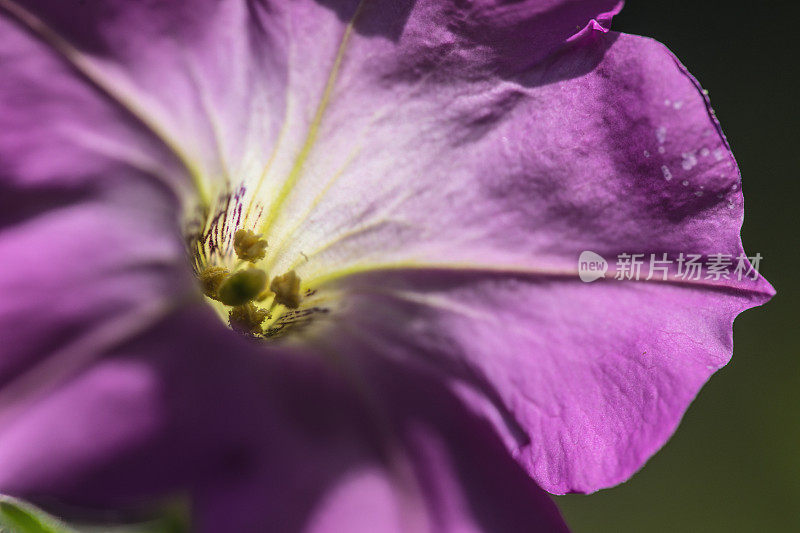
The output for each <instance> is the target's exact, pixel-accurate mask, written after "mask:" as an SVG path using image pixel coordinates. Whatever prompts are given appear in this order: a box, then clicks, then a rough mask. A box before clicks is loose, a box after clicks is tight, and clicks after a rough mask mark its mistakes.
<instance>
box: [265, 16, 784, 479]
mask: <svg viewBox="0 0 800 533" xmlns="http://www.w3.org/2000/svg"><path fill="white" fill-rule="evenodd" d="M412 16H413V13H412ZM417 23H419V21H417ZM415 27H416V26H414V22H413V20H412V21H410V22H408V23H407V24H406V26H405V32H406V34H408V33H409V32H411V31H412V29H413V28H415ZM406 34H404V35H406ZM359 39H361V40H359ZM405 42H406V41H404V40H403V38H400V39H399V41H397V42H396V43H395V42H390V43H387V42H385V41H381V40H379V39H377V38H371V37H370V36H368V35H359V36H358V37H354V38H353V40H352V43H351V45H350V46H351V48H350V50H351V51H352V53H351V55H350V56H348V57H349V61H347V60H345V62H344V63H343V65H342V67H341V73H340V78H339V79H340V80H341V83H340V84H339V85H337V88H336V90H335V91H334V94H333V96H332V98H331V103H330V105H329V107H328V111H327V113H328V114H327V115H326V117H327V118H326V121H324V122H323V124H322V126H321V128H322V129H321V133H320V135H319V138H318V140H317V149H316V151H315V152H314V153H313V154H311V155H309V157H308V159H307V160H306V161H305V169H306V171H305V174H304V175H303V178H302V179H300V180H298V182H297V184H296V187H295V188H294V190H293V191H292V196H291V198H290V199H289V200H288V201H287V203H286V206H285V209H284V211H283V212H282V213H281V215H279V216H278V218H277V219H276V224H275V230H276V232H277V233H278V234H279V235H282V239H283V240H282V241H281V240H278V244H277V245H276V246H275V247H274V248H273V252H272V253H273V254H274V255H273V257H272V259H271V261H272V264H273V265H274V268H275V270H276V271H285V270H290V269H292V268H294V269H296V270H297V273H298V274H299V275H300V277H301V278H302V279H303V280H304V282H305V283H306V284H307V285H308V286H310V287H312V288H315V289H320V292H322V291H324V290H325V289H326V288H327V289H329V290H330V291H332V293H335V294H336V295H337V296H339V297H341V298H342V299H343V301H344V303H343V304H342V307H343V308H344V309H345V311H342V312H340V313H331V317H332V318H333V319H335V320H337V322H336V325H335V327H336V328H337V331H341V325H342V324H345V323H346V324H348V325H349V326H350V327H352V328H355V329H356V330H357V332H356V333H355V334H356V335H361V336H364V337H367V338H371V339H372V340H373V342H379V343H380V345H381V346H382V350H383V351H384V352H386V353H389V354H393V355H394V356H395V357H398V358H402V359H403V360H406V361H413V360H417V361H420V362H421V364H425V365H427V366H434V367H436V368H437V369H438V371H439V372H440V373H442V374H443V375H444V376H447V377H453V376H456V377H457V378H458V379H460V380H461V381H466V382H467V383H468V385H469V388H471V389H472V391H471V392H469V393H467V392H464V391H463V390H461V392H462V394H464V395H466V396H469V398H470V402H471V403H473V404H476V403H479V404H480V409H481V410H482V411H484V412H487V411H488V416H490V417H491V418H492V419H493V420H495V422H496V424H497V426H498V427H499V428H500V429H501V431H502V432H503V434H504V435H505V439H506V442H507V443H508V445H509V447H510V448H511V450H512V451H513V452H514V453H515V454H517V455H518V456H519V458H520V460H521V461H522V463H523V464H525V465H526V467H527V468H528V469H529V470H530V472H531V473H532V475H534V476H535V478H536V479H537V480H538V481H539V482H540V483H541V484H542V486H544V487H546V488H547V489H548V490H551V491H553V492H558V493H561V492H568V491H582V492H590V491H593V490H597V489H598V488H602V487H607V486H609V485H613V484H616V483H619V482H620V481H623V480H624V479H626V478H627V477H628V476H630V475H631V474H632V473H633V472H634V471H636V469H638V468H639V467H640V466H641V464H642V463H643V462H644V461H645V460H646V459H647V458H648V457H649V456H650V455H651V454H652V453H654V452H655V451H656V450H657V449H658V448H659V447H660V446H661V445H662V444H663V443H664V442H665V440H666V439H667V438H668V437H669V435H670V434H671V433H672V431H673V430H674V429H675V427H676V425H677V423H678V421H679V419H680V417H681V416H682V414H683V412H684V411H685V409H686V407H687V405H688V404H689V402H690V401H691V400H692V398H693V397H694V395H695V394H696V392H697V390H698V389H699V387H700V386H701V385H702V383H703V382H704V381H705V380H706V379H707V378H708V377H709V376H710V375H711V374H712V373H713V372H714V371H715V370H716V369H718V368H719V367H721V366H722V365H724V364H725V362H727V360H728V359H729V357H730V354H731V330H730V326H731V322H732V320H733V318H734V317H735V316H736V314H738V313H739V312H741V311H742V310H744V309H746V308H748V307H752V306H754V305H758V304H760V303H763V302H764V301H766V300H767V299H768V298H769V297H770V295H771V294H772V293H773V291H772V288H771V287H770V286H769V285H768V284H767V283H766V282H765V281H764V280H763V279H761V278H758V279H757V280H750V279H746V278H745V279H742V280H737V279H735V278H731V279H713V277H712V278H710V279H706V275H705V273H704V275H703V279H701V280H699V281H698V282H683V281H682V280H680V279H676V276H675V272H674V269H673V271H672V273H671V279H670V280H669V281H665V282H659V281H651V282H644V281H643V282H641V283H634V282H624V283H620V282H616V281H613V280H608V281H606V282H601V283H597V284H595V285H593V286H585V285H583V284H582V283H580V281H579V280H578V275H577V260H578V256H579V254H580V253H581V252H582V251H584V250H592V251H594V252H596V253H599V254H600V255H602V256H604V257H606V258H614V257H616V256H617V255H618V254H620V253H625V252H628V253H643V254H646V255H648V256H649V254H650V253H657V254H661V253H668V254H669V256H670V258H672V260H673V261H675V259H677V257H678V254H679V253H681V252H683V253H691V254H702V255H703V256H706V257H708V256H710V255H712V254H727V255H730V256H732V257H733V258H736V257H738V256H740V255H742V254H743V251H742V246H741V240H740V237H739V228H740V225H741V222H742V195H741V186H740V180H739V173H738V169H737V167H736V164H735V161H734V159H733V156H732V155H731V153H730V151H729V149H728V146H727V143H726V141H725V139H724V136H723V135H722V133H721V130H720V128H719V125H718V123H717V122H716V119H715V118H714V116H713V112H712V111H711V109H710V107H709V105H708V101H707V99H706V97H705V95H704V94H703V93H702V92H701V90H700V88H699V86H698V84H697V82H696V81H695V80H694V78H692V77H691V76H690V75H689V74H688V73H687V72H686V71H685V69H684V68H683V66H682V65H680V63H679V62H677V60H676V59H675V58H674V56H673V55H672V54H671V53H669V51H668V50H666V49H665V48H664V47H663V46H662V45H660V44H658V43H656V42H654V41H651V40H648V39H643V38H640V37H633V36H626V35H617V34H610V33H605V32H604V31H603V30H597V29H593V30H591V31H587V32H585V33H583V34H582V35H581V36H580V37H579V38H577V39H575V40H572V41H570V43H568V44H567V45H565V46H564V47H562V48H561V49H560V50H559V51H557V52H555V53H554V54H552V55H551V56H550V57H549V58H547V59H546V60H544V61H542V62H540V63H539V64H537V65H536V66H534V67H533V68H532V69H530V70H528V71H526V72H525V73H522V74H515V75H510V74H508V73H507V72H502V71H501V72H499V73H498V72H496V71H487V70H481V68H480V65H481V63H480V62H479V61H476V60H475V57H476V56H475V53H476V52H475V49H470V48H467V49H464V48H459V47H458V46H455V47H453V48H452V49H448V51H447V53H441V54H439V55H438V56H437V61H433V62H430V63H423V64H414V65H413V66H411V67H409V65H408V64H407V63H404V60H406V59H407V56H406V55H404V52H405V50H404V48H403V46H404V43H405ZM412 42H416V41H412ZM457 44H458V43H457ZM359 47H363V48H359ZM367 47H370V52H369V53H367V52H366V51H365V50H366V48H367ZM358 50H361V54H362V55H359V52H358ZM324 169H328V170H327V173H326V172H325V171H324ZM319 191H323V192H322V193H320V192H319ZM298 219H302V220H303V221H302V222H297V220H298ZM376 271H377V272H379V273H377V274H376V273H374V272H376ZM369 272H373V273H369ZM359 273H367V274H364V276H363V277H359V278H358V279H352V278H353V277H355V276H356V275H357V274H359ZM348 278H351V279H348ZM335 281H341V283H339V284H336V283H333V282H335ZM387 293H388V295H387ZM398 293H399V294H398ZM426 309H427V311H426ZM378 317H380V319H379V318H378ZM326 335H327V336H326V338H329V337H330V335H329V334H326ZM376 338H377V340H376ZM376 351H381V350H376ZM475 391H478V392H479V394H478V395H476V394H475ZM481 396H482V397H483V399H482V400H480V398H481ZM476 397H477V398H479V399H476ZM542 435H543V436H544V439H541V438H539V436H542Z"/></svg>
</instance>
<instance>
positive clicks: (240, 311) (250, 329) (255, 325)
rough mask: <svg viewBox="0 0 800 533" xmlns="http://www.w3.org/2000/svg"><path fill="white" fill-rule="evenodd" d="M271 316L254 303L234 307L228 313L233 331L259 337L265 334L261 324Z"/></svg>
mask: <svg viewBox="0 0 800 533" xmlns="http://www.w3.org/2000/svg"><path fill="white" fill-rule="evenodd" d="M268 316H269V313H268V312H267V310H266V309H259V308H258V307H256V306H255V305H253V304H252V303H246V304H244V305H240V306H239V307H234V308H233V309H231V311H230V313H228V320H229V321H230V324H231V329H233V330H234V331H237V332H239V333H243V334H245V335H253V336H259V335H262V334H263V330H262V329H261V323H262V322H264V320H265V319H266V318H267V317H268Z"/></svg>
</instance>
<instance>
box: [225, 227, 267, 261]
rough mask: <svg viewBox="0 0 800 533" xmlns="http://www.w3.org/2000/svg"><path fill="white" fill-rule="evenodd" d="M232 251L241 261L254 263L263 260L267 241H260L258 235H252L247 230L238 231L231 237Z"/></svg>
mask: <svg viewBox="0 0 800 533" xmlns="http://www.w3.org/2000/svg"><path fill="white" fill-rule="evenodd" d="M233 249H234V251H236V255H237V256H238V257H239V259H241V260H242V261H250V262H251V263H255V262H256V261H259V260H260V259H264V256H265V255H266V249H267V241H266V240H265V239H262V238H261V235H260V234H256V233H253V232H252V231H250V230H249V229H240V230H237V231H236V233H234V235H233Z"/></svg>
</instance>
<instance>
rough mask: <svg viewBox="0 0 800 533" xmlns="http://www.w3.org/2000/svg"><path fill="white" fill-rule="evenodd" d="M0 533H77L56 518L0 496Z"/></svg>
mask: <svg viewBox="0 0 800 533" xmlns="http://www.w3.org/2000/svg"><path fill="white" fill-rule="evenodd" d="M0 532H2V533H77V531H75V530H74V529H71V528H70V527H68V526H67V525H66V524H64V523H63V522H61V521H60V520H58V519H57V518H55V517H53V516H51V515H49V514H47V513H45V512H44V511H42V510H41V509H38V508H36V507H34V506H33V505H31V504H29V503H25V502H23V501H21V500H18V499H16V498H12V497H11V496H2V495H0Z"/></svg>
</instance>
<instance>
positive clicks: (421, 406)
mask: <svg viewBox="0 0 800 533" xmlns="http://www.w3.org/2000/svg"><path fill="white" fill-rule="evenodd" d="M352 348H353V349H354V350H361V352H360V353H358V354H356V353H355V352H351V353H350V354H348V357H349V361H348V362H347V363H344V364H346V365H349V364H352V363H354V362H356V363H357V364H355V365H354V366H353V367H352V368H350V369H349V370H345V374H349V376H350V378H349V380H347V379H346V380H344V381H342V378H341V375H330V374H327V373H323V374H321V375H320V376H319V377H321V376H324V375H326V374H327V375H328V377H327V378H326V379H325V380H318V381H317V383H318V384H322V386H316V387H313V388H307V389H306V391H305V393H304V394H303V395H301V396H297V398H296V401H295V402H293V403H289V404H287V414H288V417H287V420H286V422H285V426H284V428H285V429H286V430H287V431H284V432H282V434H281V436H280V437H278V438H277V441H278V442H281V443H282V444H284V445H285V449H284V450H282V451H283V453H281V454H274V455H272V456H267V457H264V458H263V463H262V464H261V465H260V468H252V469H250V470H248V471H247V472H242V475H240V476H236V477H227V478H222V479H219V480H217V482H214V483H213V484H212V486H210V487H209V488H208V489H207V490H206V491H203V492H202V493H201V495H200V497H199V500H198V506H197V512H198V520H199V523H198V527H199V528H200V530H201V531H219V530H220V529H226V528H227V529H234V530H236V531H243V532H245V531H263V530H266V529H269V530H270V531H287V532H288V531H298V532H299V531H307V532H309V533H311V532H314V533H326V532H331V533H333V532H339V531H352V532H364V533H366V532H372V531H375V532H397V533H400V532H405V531H415V532H450V531H453V532H455V531H458V532H462V531H464V532H466V531H476V532H477V531H497V532H501V531H503V532H505V531H542V532H551V531H552V532H555V531H566V526H565V525H564V524H563V522H562V520H561V518H560V516H559V513H558V511H557V510H556V508H555V506H554V504H553V503H552V502H551V501H550V500H549V498H548V497H547V496H546V495H545V493H544V492H542V491H541V489H539V488H538V487H537V486H536V485H535V483H533V481H531V480H530V478H528V477H527V476H526V475H525V473H524V472H523V471H522V470H521V469H520V468H519V467H518V466H517V465H516V464H515V463H514V461H513V460H511V458H510V457H508V455H507V453H506V452H505V450H504V448H503V446H502V444H501V443H500V442H499V441H498V440H497V438H496V437H495V436H494V434H493V432H492V430H491V429H490V427H489V425H488V424H486V422H484V421H482V420H480V419H479V418H478V417H475V416H474V415H470V414H468V413H467V412H465V411H464V409H463V408H462V407H461V405H460V403H459V402H458V401H457V400H456V399H455V398H454V397H453V396H451V395H450V394H449V393H448V392H447V391H446V390H445V389H442V388H441V386H440V385H439V383H438V382H437V381H436V380H432V379H430V378H428V377H426V376H424V375H422V374H418V373H416V372H414V371H411V370H409V369H407V368H403V367H400V366H395V365H392V364H387V363H386V362H383V361H382V360H381V358H379V357H376V356H375V354H372V353H369V351H368V350H364V348H363V347H357V346H355V345H354V346H352ZM350 380H355V381H357V382H358V386H357V387H355V388H354V387H353V384H354V382H353V381H350ZM326 382H327V385H325V383H326ZM295 383H297V382H295ZM354 390H358V392H359V394H355V395H354V394H353V391H354ZM281 439H285V440H281ZM275 440H276V439H275V437H273V438H272V443H273V445H274V444H275ZM272 449H274V448H272ZM253 466H255V465H253Z"/></svg>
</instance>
